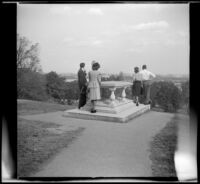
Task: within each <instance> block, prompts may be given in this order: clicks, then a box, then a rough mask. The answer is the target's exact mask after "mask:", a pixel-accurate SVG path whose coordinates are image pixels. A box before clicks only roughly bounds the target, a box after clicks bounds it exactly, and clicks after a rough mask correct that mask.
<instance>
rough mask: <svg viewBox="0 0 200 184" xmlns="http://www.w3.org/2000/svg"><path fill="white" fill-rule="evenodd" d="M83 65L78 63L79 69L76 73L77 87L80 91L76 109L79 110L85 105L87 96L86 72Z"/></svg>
mask: <svg viewBox="0 0 200 184" xmlns="http://www.w3.org/2000/svg"><path fill="white" fill-rule="evenodd" d="M84 67H85V63H80V69H79V71H78V85H79V90H80V96H79V104H78V108H79V109H80V108H81V107H83V106H84V105H85V104H86V95H87V93H86V92H87V79H86V75H87V74H86V71H85V69H84Z"/></svg>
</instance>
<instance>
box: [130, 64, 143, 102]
mask: <svg viewBox="0 0 200 184" xmlns="http://www.w3.org/2000/svg"><path fill="white" fill-rule="evenodd" d="M141 87H142V77H141V74H140V72H139V68H138V67H135V68H134V74H133V88H132V94H133V100H134V102H135V103H136V106H138V105H139V96H140V94H141Z"/></svg>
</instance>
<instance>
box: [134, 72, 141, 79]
mask: <svg viewBox="0 0 200 184" xmlns="http://www.w3.org/2000/svg"><path fill="white" fill-rule="evenodd" d="M141 80H142V74H141V73H139V72H138V73H134V74H133V81H141Z"/></svg>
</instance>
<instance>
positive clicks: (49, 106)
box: [17, 100, 77, 115]
mask: <svg viewBox="0 0 200 184" xmlns="http://www.w3.org/2000/svg"><path fill="white" fill-rule="evenodd" d="M76 107H77V106H76V105H61V104H58V103H49V102H41V101H33V100H17V112H18V115H29V114H40V113H47V112H55V111H64V110H68V109H74V108H76Z"/></svg>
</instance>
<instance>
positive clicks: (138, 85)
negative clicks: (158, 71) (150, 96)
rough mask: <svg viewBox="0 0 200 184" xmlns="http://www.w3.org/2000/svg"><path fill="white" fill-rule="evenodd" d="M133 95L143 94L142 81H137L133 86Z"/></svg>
mask: <svg viewBox="0 0 200 184" xmlns="http://www.w3.org/2000/svg"><path fill="white" fill-rule="evenodd" d="M132 93H133V96H139V95H140V94H141V81H135V82H134V83H133V88H132Z"/></svg>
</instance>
